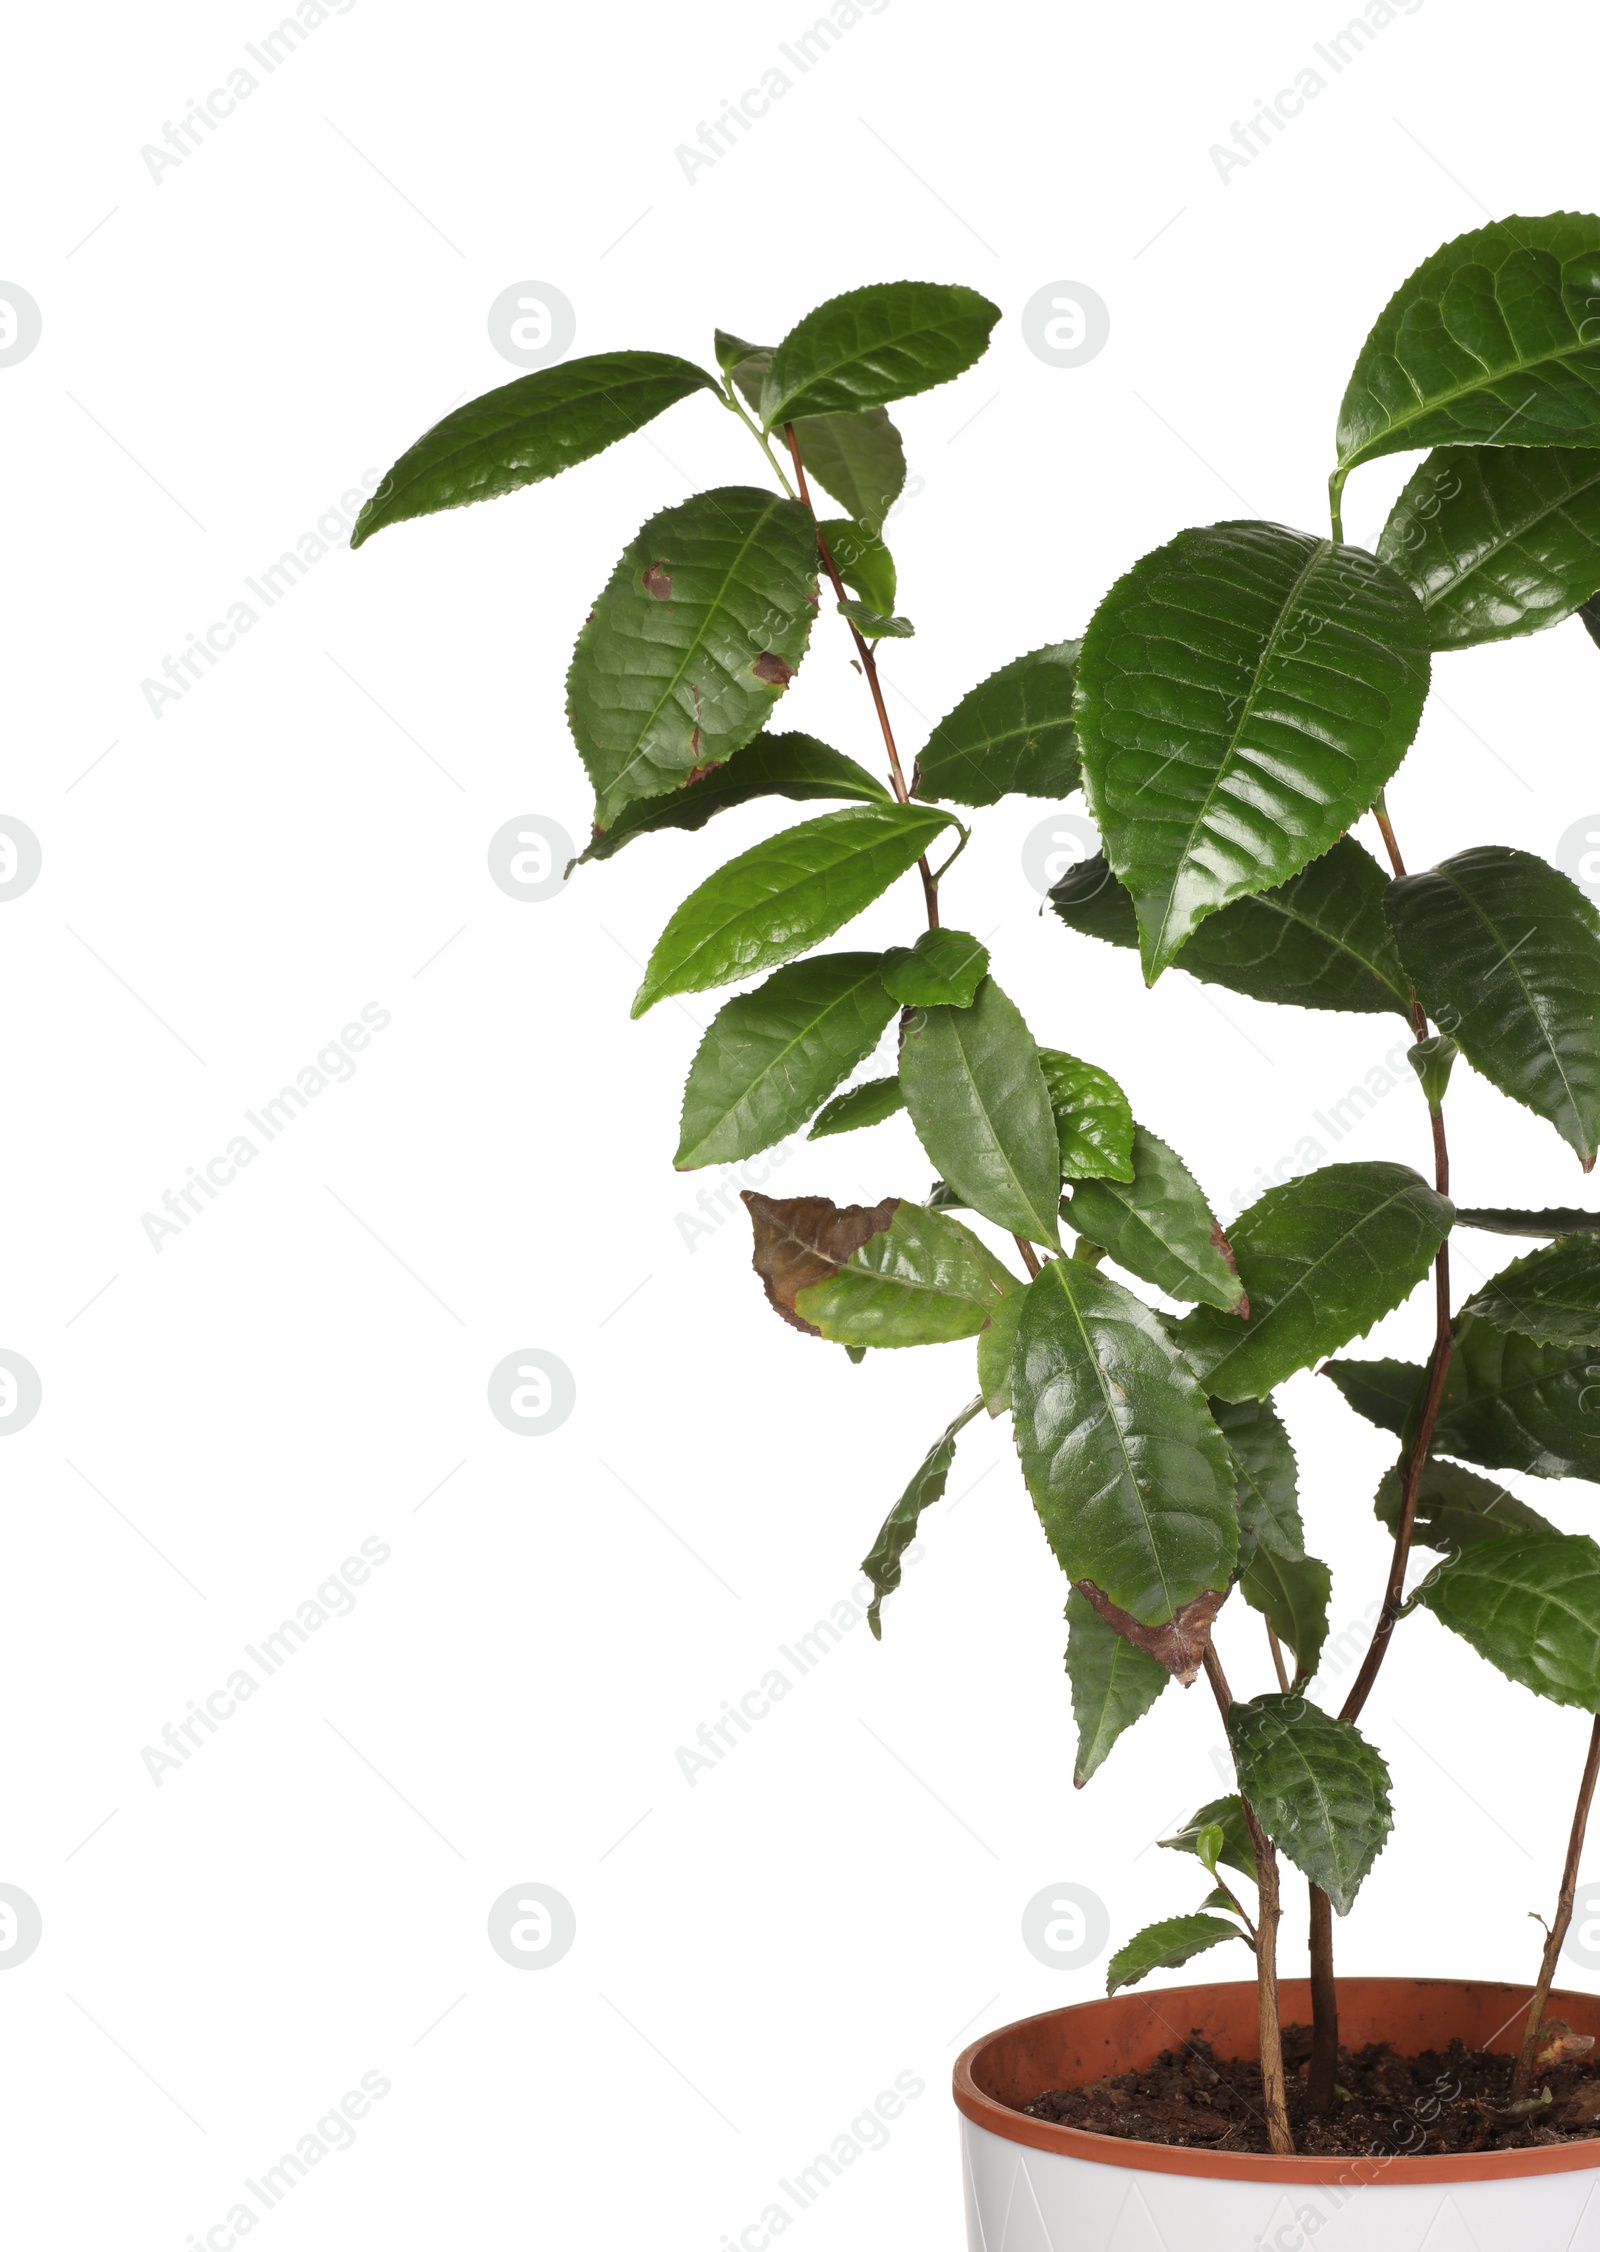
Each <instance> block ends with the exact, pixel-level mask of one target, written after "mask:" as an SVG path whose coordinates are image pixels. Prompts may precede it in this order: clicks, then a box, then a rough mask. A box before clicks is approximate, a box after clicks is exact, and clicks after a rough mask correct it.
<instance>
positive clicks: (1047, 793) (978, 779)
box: [913, 641, 1083, 805]
mask: <svg viewBox="0 0 1600 2252" xmlns="http://www.w3.org/2000/svg"><path fill="white" fill-rule="evenodd" d="M1082 646H1083V645H1082V643H1081V642H1077V641H1058V642H1055V643H1053V644H1051V646H1050V647H1048V648H1045V649H1034V650H1032V651H1030V652H1029V654H1028V655H1027V656H1025V657H1014V658H1013V659H1012V660H1011V662H1010V664H1009V665H1002V666H1001V667H1000V670H999V671H998V672H992V673H991V674H990V675H989V677H988V679H987V680H983V681H980V682H979V683H978V685H977V687H976V688H972V689H969V690H968V691H967V693H966V695H965V696H963V697H962V699H961V701H960V703H959V704H957V706H956V708H955V710H954V711H952V712H949V713H947V714H946V716H945V717H944V718H943V719H942V720H940V722H939V724H938V726H937V727H936V728H935V729H934V730H933V733H932V734H931V735H930V736H929V737H928V740H927V742H926V743H925V744H924V745H923V747H922V750H921V753H920V755H919V756H918V759H917V772H916V779H915V782H914V784H913V792H914V795H915V796H917V797H919V798H951V799H953V800H954V801H955V803H956V804H957V805H995V804H997V803H998V802H999V800H1000V799H1001V798H1003V797H1005V796H1007V795H1008V794H1009V793H1010V792H1012V791H1016V792H1019V793H1020V794H1021V795H1022V796H1023V797H1030V798H1055V799H1057V800H1060V799H1062V798H1066V797H1070V796H1071V794H1072V792H1073V791H1074V790H1075V789H1076V788H1077V787H1078V781H1079V773H1078V735H1077V728H1076V725H1075V723H1074V720H1073V716H1072V692H1073V685H1074V682H1075V681H1076V679H1077V669H1078V651H1079V649H1080V648H1081V647H1082Z"/></svg>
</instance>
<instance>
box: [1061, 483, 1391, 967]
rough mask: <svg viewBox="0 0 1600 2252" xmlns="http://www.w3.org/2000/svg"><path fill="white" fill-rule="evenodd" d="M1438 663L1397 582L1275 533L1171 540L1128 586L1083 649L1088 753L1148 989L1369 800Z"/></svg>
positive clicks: (1104, 606) (1093, 800) (1228, 527)
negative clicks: (1212, 919)
mask: <svg viewBox="0 0 1600 2252" xmlns="http://www.w3.org/2000/svg"><path fill="white" fill-rule="evenodd" d="M1428 662H1429V660H1428V648H1427V621H1426V619H1425V618H1424V617H1423V614H1422V608H1421V605H1420V604H1419V603H1418V601H1417V598H1416V596H1415V595H1414V594H1413V593H1412V592H1411V589H1410V588H1409V587H1408V586H1407V585H1406V584H1405V583H1404V581H1403V580H1401V579H1399V578H1397V577H1396V576H1395V574H1394V573H1393V572H1392V571H1390V570H1389V569H1388V568H1387V567H1386V566H1385V565H1384V564H1382V563H1379V562H1378V561H1377V560H1376V558H1375V557H1373V556H1370V555H1367V554H1365V553H1364V552H1363V551H1362V550H1361V549H1360V548H1354V547H1343V546H1338V545H1336V544H1334V543H1333V542H1331V541H1328V540H1319V539H1315V538H1313V537H1312V536H1311V535H1310V534H1309V533H1305V532H1292V531H1289V530H1287V529H1286V528H1285V527H1284V526H1282V525H1281V524H1255V523H1229V524H1213V525H1209V526H1206V527H1204V528H1201V529H1197V530H1191V531H1186V532H1180V533H1179V535H1178V537H1177V538H1176V539H1175V540H1172V541H1170V542H1169V543H1168V545H1167V546H1165V547H1162V548H1158V549H1157V550H1156V551H1155V552H1154V554H1151V555H1147V556H1145V557H1144V559H1143V561H1142V562H1139V563H1136V564H1135V565H1134V567H1133V569H1132V570H1131V571H1130V572H1128V573H1127V575H1126V576H1125V577H1124V578H1121V579H1119V580H1118V581H1117V584H1116V585H1115V586H1114V587H1113V588H1112V589H1111V592H1110V593H1109V594H1108V595H1107V596H1106V598H1105V600H1104V601H1103V602H1102V603H1101V605H1100V607H1099V609H1098V610H1097V611H1096V612H1095V614H1094V617H1093V618H1092V619H1091V621H1090V624H1089V630H1088V632H1087V633H1086V634H1085V636H1084V641H1083V652H1082V654H1081V656H1080V657H1079V659H1078V696H1077V721H1078V744H1079V749H1080V752H1081V754H1082V758H1083V779H1084V787H1085V789H1086V791H1087V793H1088V798H1089V808H1090V811H1091V812H1092V813H1093V815H1094V817H1095V820H1096V822H1097V824H1098V825H1099V828H1100V831H1101V834H1102V835H1103V837H1104V838H1105V842H1106V851H1107V854H1108V856H1109V858H1110V861H1111V865H1112V867H1113V868H1114V869H1115V870H1116V872H1117V874H1118V876H1119V877H1120V878H1121V880H1122V882H1123V883H1124V884H1125V885H1126V886H1127V888H1128V890H1129V891H1130V892H1131V893H1132V894H1133V903H1134V909H1135V912H1136V914H1137V916H1138V920H1139V932H1140V953H1141V956H1142V959H1143V962H1144V971H1145V977H1146V979H1147V980H1148V981H1152V982H1153V981H1154V979H1155V978H1156V977H1158V976H1159V975H1160V973H1161V971H1162V970H1164V969H1165V968H1166V967H1167V965H1168V963H1169V962H1171V961H1172V960H1173V958H1174V957H1175V955H1176V954H1177V952H1178V950H1179V948H1180V947H1181V946H1182V945H1183V943H1184V941H1185V940H1186V939H1187V938H1189V937H1190V936H1191V934H1192V933H1193V932H1194V931H1195V930H1196V929H1197V927H1198V926H1199V925H1200V923H1201V922H1202V921H1203V919H1204V918H1205V917H1206V916H1207V915H1210V914H1212V913H1213V912H1214V911H1215V910H1217V909H1219V908H1222V907H1226V906H1227V905H1228V904H1229V902H1230V901H1232V900H1235V899H1240V898H1244V897H1247V896H1250V895H1251V894H1254V893H1257V892H1263V891H1270V890H1271V889H1273V887H1274V886H1276V885H1280V884H1283V883H1286V882H1287V881H1288V879H1289V878H1290V877H1291V876H1293V875H1296V874H1297V873H1298V872H1299V870H1300V869H1302V868H1304V867H1305V866H1306V865H1307V863H1308V862H1310V861H1312V860H1315V859H1316V858H1317V857H1318V856H1319V855H1320V854H1322V853H1325V852H1327V851H1328V850H1329V848H1330V847H1331V846H1332V845H1333V844H1334V843H1335V842H1336V841H1337V839H1338V837H1339V835H1340V833H1341V832H1342V831H1343V830H1345V829H1347V828H1348V827H1349V825H1350V823H1351V822H1352V821H1354V820H1355V818H1356V816H1357V815H1358V814H1361V813H1364V812H1365V811H1366V809H1367V807H1368V806H1369V805H1370V804H1371V803H1372V800H1373V798H1374V797H1375V796H1376V795H1377V793H1378V791H1379V790H1381V789H1382V787H1383V785H1384V783H1385V782H1386V781H1387V780H1388V779H1389V777H1390V775H1391V774H1393V772H1394V770H1395V768H1396V767H1397V766H1398V765H1399V763H1400V761H1401V759H1402V757H1403V756H1404V755H1405V751H1406V748H1407V746H1408V745H1409V743H1410V741H1411V738H1412V736H1413V735H1414V734H1415V733H1416V727H1417V721H1418V719H1419V717H1420V716H1421V712H1422V704H1423V699H1424V697H1425V696H1426V694H1427V690H1428Z"/></svg>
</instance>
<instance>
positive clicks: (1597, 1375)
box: [1433, 1314, 1600, 1479]
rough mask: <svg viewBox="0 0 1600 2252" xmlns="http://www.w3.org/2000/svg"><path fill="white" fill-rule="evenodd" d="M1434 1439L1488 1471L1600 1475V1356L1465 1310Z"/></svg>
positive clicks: (1550, 1475)
mask: <svg viewBox="0 0 1600 2252" xmlns="http://www.w3.org/2000/svg"><path fill="white" fill-rule="evenodd" d="M1433 1443H1434V1447H1435V1449H1436V1450H1437V1451H1438V1452H1439V1453H1440V1454H1453V1455H1459V1456H1460V1457H1461V1459H1462V1460H1463V1461H1464V1462H1475V1463H1477V1464H1478V1465H1479V1467H1480V1468H1482V1469H1485V1470H1531V1471H1532V1472H1533V1474H1534V1476H1535V1477H1538V1478H1596V1479H1600V1362H1597V1361H1596V1359H1595V1356H1594V1353H1593V1350H1592V1348H1590V1347H1589V1346H1587V1345H1539V1344H1535V1342H1534V1341H1533V1339H1532V1338H1531V1337H1519V1336H1517V1335H1516V1334H1515V1333H1514V1332H1512V1331H1509V1330H1504V1329H1496V1328H1495V1327H1494V1325H1493V1323H1492V1322H1486V1321H1480V1320H1478V1319H1477V1317H1476V1316H1475V1315H1472V1314H1466V1315H1463V1316H1461V1317H1460V1318H1459V1319H1458V1320H1457V1323H1456V1338H1455V1349H1454V1351H1453V1352H1452V1353H1451V1355H1450V1368H1449V1373H1448V1374H1447V1376H1446V1378H1445V1387H1444V1398H1443V1401H1442V1403H1441V1405H1440V1409H1439V1420H1438V1423H1437V1424H1436V1425H1435V1428H1434V1439H1433Z"/></svg>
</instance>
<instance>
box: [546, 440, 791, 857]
mask: <svg viewBox="0 0 1600 2252" xmlns="http://www.w3.org/2000/svg"><path fill="white" fill-rule="evenodd" d="M816 573H817V542H816V532H815V527H814V525H813V523H812V520H811V514H810V511H809V510H808V509H805V508H802V507H801V506H800V503H799V502H798V501H792V500H784V499H783V498H781V497H780V496H779V495H777V494H775V493H764V492H762V491H760V490H759V488H757V487H755V486H749V485H727V486H723V487H721V488H720V489H719V490H718V491H715V492H709V493H697V494H696V495H695V497H694V498H693V499H692V500H687V501H684V502H683V503H682V504H681V506H679V507H677V508H668V509H663V510H662V512H661V514H660V515H659V516H653V517H651V519H650V521H649V523H648V524H646V525H645V526H644V528H643V530H642V531H641V532H639V533H638V535H637V536H636V537H635V538H634V539H633V540H632V541H630V543H629V545H628V546H627V547H626V548H625V549H624V551H623V554H622V558H621V560H620V561H619V563H618V564H617V567H616V569H615V570H614V571H613V572H612V574H611V577H610V579H609V580H608V581H607V583H606V587H605V590H604V592H603V593H602V594H601V595H600V597H599V599H598V600H597V601H596V603H595V606H594V609H593V610H592V611H591V612H590V615H589V618H588V621H587V623H586V624H585V625H584V627H583V629H582V631H581V632H580V633H579V635H578V644H577V648H576V649H575V650H574V652H573V658H572V666H571V669H570V671H569V672H568V674H567V717H568V719H569V720H570V722H571V725H572V733H573V739H574V740H575V742H576V743H577V746H578V749H579V751H580V753H581V754H582V757H583V763H584V765H585V766H586V767H587V768H588V770H589V779H590V781H591V782H592V783H593V784H594V792H595V820H596V822H597V824H598V825H599V826H600V827H601V828H606V829H608V828H610V827H611V825H612V823H613V822H614V821H615V820H616V818H617V816H618V814H620V813H621V811H622V810H623V808H624V807H625V806H627V805H629V804H631V803H632V801H633V800H634V799H635V798H654V797H660V796H661V795H662V794H663V792H664V791H667V790H671V789H675V788H677V787H678V786H679V785H680V784H681V783H685V782H687V781H689V780H690V778H691V776H693V775H696V774H698V773H700V772H701V771H702V770H703V769H704V768H706V767H708V766H715V765H717V764H719V763H721V762H722V761H723V760H725V759H728V758H730V757H731V756H732V755H733V753H734V752H735V751H737V750H742V749H743V747H744V745H745V744H746V743H748V742H750V741H751V739H752V738H753V737H754V736H755V735H757V734H758V733H759V732H760V730H761V728H762V727H763V726H765V724H766V721H767V719H768V717H769V715H770V713H771V711H772V707H773V705H774V704H775V703H776V701H777V699H778V697H779V696H780V695H781V694H782V693H783V690H784V688H785V687H786V686H787V685H788V683H789V681H790V680H791V679H792V678H793V676H794V672H795V668H796V667H797V666H798V665H799V663H800V660H801V658H802V657H803V656H804V655H805V649H806V642H807V639H808V638H809V636H810V632H811V622H812V619H813V618H814V617H815V615H816V610H815V602H816V593H817V578H816Z"/></svg>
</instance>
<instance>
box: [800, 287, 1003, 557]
mask: <svg viewBox="0 0 1600 2252" xmlns="http://www.w3.org/2000/svg"><path fill="white" fill-rule="evenodd" d="M999 318H1000V308H999V306H998V305H991V304H990V303H989V300H988V299H987V298H986V297H980V296H979V295H978V293H977V291H976V290H975V289H963V288H961V287H960V286H959V285H950V284H946V283H942V282H877V283H873V284H871V285H870V286H869V287H867V288H866V289H852V290H848V291H847V292H846V293H845V294H844V296H842V297H831V298H829V300H828V301H827V303H826V304H825V305H819V306H818V307H817V309H816V311H815V312H813V313H807V315H806V317H805V319H804V320H803V321H798V322H797V323H796V324H795V326H794V327H793V328H792V329H790V331H789V333H788V335H787V336H786V337H785V338H784V339H783V342H782V343H781V344H780V345H779V346H778V348H777V350H776V351H775V352H774V353H773V355H772V363H771V365H770V366H769V367H768V369H767V372H766V380H765V382H764V383H763V385H762V388H761V420H762V423H763V425H764V427H765V428H766V429H768V430H773V429H776V428H777V426H778V425H779V424H780V423H784V422H792V421H793V420H794V419H795V417H796V415H810V414H857V413H859V412H860V411H861V410H862V408H864V407H881V406H886V405H887V404H888V402H889V401H890V400H891V399H906V398H909V397H911V396H912V394H913V393H914V392H918V391H931V390H932V389H933V388H934V386H935V384H939V383H948V382H949V381H950V379H951V378H952V376H957V375H960V374H961V373H962V372H963V370H964V369H966V368H969V367H971V365H972V363H973V361H974V360H978V359H981V358H982V356H983V354H984V352H985V351H986V350H987V348H988V343H989V331H990V330H991V329H992V328H993V327H994V324H995V322H996V321H997V320H998V319H999ZM853 513H855V512H854V511H852V514H853Z"/></svg>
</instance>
